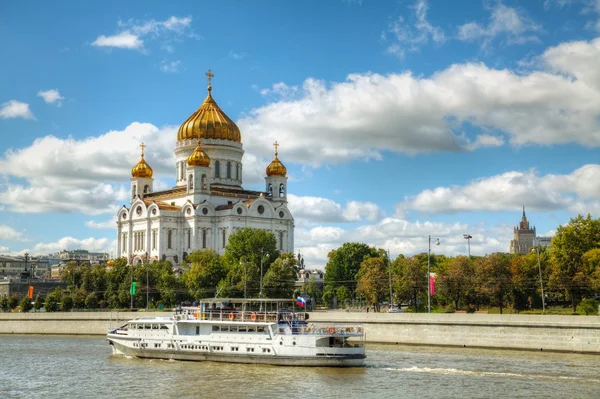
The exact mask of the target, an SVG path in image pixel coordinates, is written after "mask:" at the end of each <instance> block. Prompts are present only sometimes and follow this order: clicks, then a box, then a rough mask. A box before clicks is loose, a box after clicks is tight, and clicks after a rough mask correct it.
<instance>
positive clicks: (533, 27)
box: [458, 2, 542, 47]
mask: <svg viewBox="0 0 600 399" xmlns="http://www.w3.org/2000/svg"><path fill="white" fill-rule="evenodd" d="M490 11H491V16H490V21H489V23H488V24H487V26H486V25H481V24H479V23H477V22H469V23H466V24H464V25H461V26H459V27H458V39H459V40H463V41H479V40H482V47H488V46H489V45H490V43H491V41H493V40H494V39H495V38H497V37H499V36H501V37H504V38H506V44H523V43H527V42H532V41H534V42H537V41H539V39H538V37H537V33H539V32H541V31H542V28H541V26H540V25H538V24H536V23H535V22H533V21H532V20H531V19H529V18H528V17H527V16H526V15H525V13H524V12H523V11H522V10H519V9H517V8H512V7H508V6H505V5H504V4H502V2H497V3H496V4H495V5H494V6H493V7H491V9H490Z"/></svg>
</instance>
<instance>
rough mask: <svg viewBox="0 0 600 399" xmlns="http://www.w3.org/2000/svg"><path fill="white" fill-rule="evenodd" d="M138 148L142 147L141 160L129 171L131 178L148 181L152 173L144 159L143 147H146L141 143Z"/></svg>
mask: <svg viewBox="0 0 600 399" xmlns="http://www.w3.org/2000/svg"><path fill="white" fill-rule="evenodd" d="M140 147H142V159H140V162H138V163H137V165H135V166H134V167H133V169H131V176H132V177H142V178H146V179H150V178H151V177H152V173H153V172H152V168H151V167H150V165H148V163H147V162H146V160H145V159H144V147H146V146H145V145H144V143H142V144H141V145H140Z"/></svg>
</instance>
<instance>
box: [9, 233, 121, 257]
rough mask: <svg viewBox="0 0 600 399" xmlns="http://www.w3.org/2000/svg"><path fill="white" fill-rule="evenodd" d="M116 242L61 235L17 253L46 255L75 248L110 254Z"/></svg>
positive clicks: (107, 239) (106, 239) (105, 239)
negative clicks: (51, 240) (59, 237)
mask: <svg viewBox="0 0 600 399" xmlns="http://www.w3.org/2000/svg"><path fill="white" fill-rule="evenodd" d="M116 247H117V243H116V241H115V240H112V239H109V238H93V237H89V238H82V239H79V238H74V237H63V238H61V239H59V240H58V241H55V242H43V243H38V244H35V246H33V248H27V249H24V250H22V251H20V252H19V253H21V254H24V253H25V252H28V253H29V254H30V255H48V254H53V253H56V252H60V251H63V250H67V251H72V250H75V249H81V248H83V249H86V250H87V251H90V252H106V253H108V254H110V253H111V252H114V251H115V250H116Z"/></svg>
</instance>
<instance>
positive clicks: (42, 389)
mask: <svg viewBox="0 0 600 399" xmlns="http://www.w3.org/2000/svg"><path fill="white" fill-rule="evenodd" d="M0 397H1V398H138V399H146V398H211V399H218V398H255V397H262V398H265V397H272V398H276V397H277V398H281V397H283V398H296V397H302V398H344V399H348V398H361V399H366V398H401V397H402V398H436V399H438V398H497V397H502V398H600V357H598V356H596V355H580V354H562V353H548V352H524V351H508V350H507V351H502V350H481V349H465V348H439V347H415V346H400V345H393V346H392V345H373V344H371V345H368V346H367V360H366V363H365V367H361V368H351V369H334V368H302V367H274V366H253V365H243V364H241V365H236V364H221V363H208V362H204V363H191V362H177V361H162V360H141V359H131V358H123V357H119V356H112V355H111V351H110V347H109V345H108V343H107V342H106V340H104V339H102V338H98V337H56V336H0Z"/></svg>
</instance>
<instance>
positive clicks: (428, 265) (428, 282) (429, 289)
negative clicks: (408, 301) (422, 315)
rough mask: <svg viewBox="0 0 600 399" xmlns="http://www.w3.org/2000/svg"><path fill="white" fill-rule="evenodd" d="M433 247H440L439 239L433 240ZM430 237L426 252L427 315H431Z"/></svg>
mask: <svg viewBox="0 0 600 399" xmlns="http://www.w3.org/2000/svg"><path fill="white" fill-rule="evenodd" d="M434 239H435V240H436V241H435V245H440V239H439V238H435V237H434ZM430 267H431V236H429V250H428V251H427V313H431V272H430Z"/></svg>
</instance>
